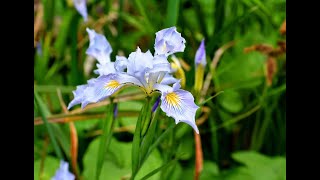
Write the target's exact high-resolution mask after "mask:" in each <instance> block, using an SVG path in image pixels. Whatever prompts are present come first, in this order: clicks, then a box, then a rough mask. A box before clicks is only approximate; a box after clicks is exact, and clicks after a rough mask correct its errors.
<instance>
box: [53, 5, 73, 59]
mask: <svg viewBox="0 0 320 180" xmlns="http://www.w3.org/2000/svg"><path fill="white" fill-rule="evenodd" d="M74 15H75V14H74V11H65V13H64V14H63V15H62V24H61V26H60V28H59V29H60V31H59V33H58V34H59V35H58V36H57V39H56V41H55V43H54V45H53V46H54V49H55V52H56V55H57V59H58V60H59V59H60V58H61V57H62V55H63V52H64V50H65V49H66V45H67V38H68V36H69V35H70V33H69V28H70V24H71V21H72V17H73V16H74Z"/></svg>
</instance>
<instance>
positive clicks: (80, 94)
mask: <svg viewBox="0 0 320 180" xmlns="http://www.w3.org/2000/svg"><path fill="white" fill-rule="evenodd" d="M95 80H96V79H95V78H92V79H89V80H88V81H87V83H88V84H83V85H79V86H77V89H76V90H75V91H73V92H72V93H73V96H74V98H73V100H72V101H71V102H70V103H69V105H68V109H70V108H71V107H73V106H75V105H77V104H81V103H82V101H83V99H84V96H85V94H84V91H85V90H86V89H87V88H88V87H89V85H90V84H92V83H94V82H95Z"/></svg>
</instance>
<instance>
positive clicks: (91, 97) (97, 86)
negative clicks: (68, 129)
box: [81, 73, 142, 108]
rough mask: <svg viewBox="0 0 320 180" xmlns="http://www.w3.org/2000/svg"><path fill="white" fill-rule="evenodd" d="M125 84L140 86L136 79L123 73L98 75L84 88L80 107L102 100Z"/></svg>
mask: <svg viewBox="0 0 320 180" xmlns="http://www.w3.org/2000/svg"><path fill="white" fill-rule="evenodd" d="M126 84H130V85H136V86H142V84H141V83H140V81H139V80H138V79H136V78H135V77H133V76H130V75H127V74H124V73H123V74H120V73H119V74H108V75H102V76H99V77H98V78H96V80H95V82H94V83H92V84H90V85H89V86H88V87H87V88H86V89H85V91H84V97H83V99H82V104H81V107H82V108H84V107H85V106H87V105H88V104H89V103H96V102H100V101H102V100H104V99H105V98H107V97H109V96H111V95H112V94H114V93H115V92H117V91H118V90H119V89H120V88H121V87H123V86H124V85H126Z"/></svg>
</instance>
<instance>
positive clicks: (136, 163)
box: [130, 97, 151, 180]
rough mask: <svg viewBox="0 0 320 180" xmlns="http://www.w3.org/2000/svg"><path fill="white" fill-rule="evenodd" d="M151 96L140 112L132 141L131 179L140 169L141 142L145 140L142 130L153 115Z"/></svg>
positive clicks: (147, 98)
mask: <svg viewBox="0 0 320 180" xmlns="http://www.w3.org/2000/svg"><path fill="white" fill-rule="evenodd" d="M150 99H151V98H150V97H146V102H145V103H144V105H143V107H142V109H141V112H140V114H139V117H138V120H137V124H136V129H135V132H134V135H133V141H132V151H131V153H132V154H131V155H132V174H131V178H130V179H132V180H133V179H134V177H135V176H136V175H137V173H138V170H139V168H140V166H141V165H140V159H141V157H140V156H141V155H140V151H141V142H142V140H143V138H142V136H141V131H142V128H143V127H142V125H143V124H145V121H146V119H150V116H151V103H150Z"/></svg>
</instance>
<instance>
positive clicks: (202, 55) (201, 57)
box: [195, 39, 207, 67]
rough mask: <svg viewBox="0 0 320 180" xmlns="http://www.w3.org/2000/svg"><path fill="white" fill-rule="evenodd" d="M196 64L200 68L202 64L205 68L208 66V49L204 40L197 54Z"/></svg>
mask: <svg viewBox="0 0 320 180" xmlns="http://www.w3.org/2000/svg"><path fill="white" fill-rule="evenodd" d="M195 64H196V66H198V65H199V64H201V65H202V66H203V67H205V66H206V64H207V60H206V49H205V46H204V39H203V40H202V41H201V44H200V46H199V48H198V50H197V52H196V56H195Z"/></svg>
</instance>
